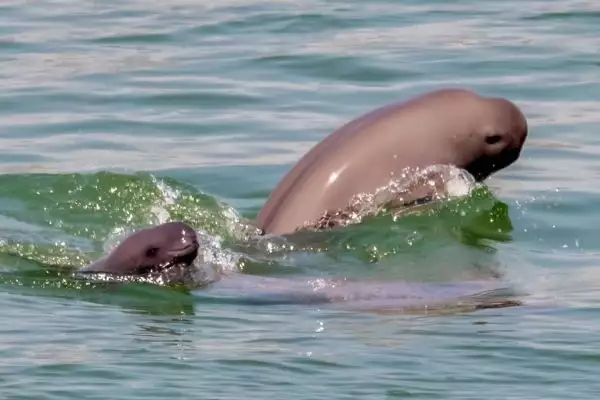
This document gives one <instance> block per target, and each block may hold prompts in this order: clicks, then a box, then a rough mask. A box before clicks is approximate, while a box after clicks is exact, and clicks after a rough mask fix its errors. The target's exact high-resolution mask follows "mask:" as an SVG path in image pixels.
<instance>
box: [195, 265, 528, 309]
mask: <svg viewBox="0 0 600 400" xmlns="http://www.w3.org/2000/svg"><path fill="white" fill-rule="evenodd" d="M194 294H195V295H196V296H197V297H205V296H207V297H209V298H211V299H215V298H216V299H221V300H229V301H233V302H241V303H243V304H251V305H282V304H296V305H329V306H332V307H338V308H343V309H346V310H356V311H359V310H379V311H384V310H391V309H395V310H410V309H414V310H417V309H428V310H434V309H442V308H452V307H453V306H456V307H463V308H468V309H472V310H477V309H486V308H502V307H513V306H518V305H521V302H520V301H518V300H514V299H511V298H510V297H511V296H513V295H514V294H515V292H514V291H513V290H512V289H510V288H508V287H506V286H504V285H503V283H502V282H501V281H500V280H498V279H490V280H473V281H464V282H462V281H461V282H443V283H436V282H404V281H396V282H394V281H391V282H387V281H386V282H381V281H379V282H378V281H349V280H345V279H335V278H294V279H283V278H273V277H263V276H255V275H245V274H240V273H235V274H231V275H228V276H226V277H223V278H222V279H221V280H219V281H217V282H216V283H213V284H212V285H211V286H210V287H209V288H207V289H206V290H202V291H198V292H196V293H194Z"/></svg>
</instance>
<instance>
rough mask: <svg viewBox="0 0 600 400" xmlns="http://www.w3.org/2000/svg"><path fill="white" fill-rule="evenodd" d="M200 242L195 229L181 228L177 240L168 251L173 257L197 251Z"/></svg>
mask: <svg viewBox="0 0 600 400" xmlns="http://www.w3.org/2000/svg"><path fill="white" fill-rule="evenodd" d="M199 248H200V244H199V243H198V237H197V236H196V232H195V231H193V230H192V231H190V230H183V231H182V232H181V238H180V239H179V241H178V242H177V243H176V244H175V245H174V246H173V247H172V248H171V249H169V251H168V253H169V255H171V256H174V257H181V256H186V255H190V254H195V253H198V249H199Z"/></svg>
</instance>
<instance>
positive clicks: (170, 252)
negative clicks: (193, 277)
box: [79, 222, 199, 279]
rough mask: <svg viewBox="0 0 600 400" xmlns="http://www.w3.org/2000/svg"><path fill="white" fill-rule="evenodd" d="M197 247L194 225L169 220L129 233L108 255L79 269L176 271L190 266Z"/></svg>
mask: <svg viewBox="0 0 600 400" xmlns="http://www.w3.org/2000/svg"><path fill="white" fill-rule="evenodd" d="M198 249H199V244H198V238H197V236H196V231H195V230H194V229H192V228H191V227H190V226H189V225H187V224H185V223H183V222H167V223H164V224H160V225H157V226H154V227H151V228H145V229H142V230H139V231H137V232H135V233H133V234H131V235H129V236H128V237H127V238H126V239H125V240H123V241H122V242H121V243H119V245H118V246H117V247H115V248H114V249H113V250H112V251H111V252H110V253H109V254H108V255H107V256H105V257H103V258H100V259H99V260H97V261H95V262H93V263H92V264H90V265H88V266H86V267H83V268H81V269H80V270H79V272H80V273H84V274H86V273H103V274H110V275H115V276H145V277H153V276H159V275H164V274H173V273H174V272H175V270H180V269H186V268H189V267H190V265H191V264H192V263H193V262H194V259H195V258H196V256H197V255H198ZM179 272H180V271H178V274H179ZM171 279H172V276H171Z"/></svg>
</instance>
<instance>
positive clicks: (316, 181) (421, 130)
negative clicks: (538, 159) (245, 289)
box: [256, 89, 527, 234]
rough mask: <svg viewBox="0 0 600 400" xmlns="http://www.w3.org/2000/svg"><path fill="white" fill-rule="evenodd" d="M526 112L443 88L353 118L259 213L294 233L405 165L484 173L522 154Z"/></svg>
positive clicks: (265, 226)
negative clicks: (452, 168) (437, 165)
mask: <svg viewBox="0 0 600 400" xmlns="http://www.w3.org/2000/svg"><path fill="white" fill-rule="evenodd" d="M526 137H527V120H526V119H525V116H524V115H523V113H522V112H521V111H520V110H519V108H518V107H517V106H516V105H515V104H513V103H512V102H510V101H508V100H506V99H503V98H491V97H482V96H480V95H478V94H476V93H474V92H472V91H469V90H464V89H443V90H438V91H434V92H430V93H427V94H424V95H422V96H420V97H417V98H415V99H412V100H410V101H407V102H402V103H393V104H390V105H387V106H385V107H382V108H379V109H376V110H374V111H372V112H369V113H367V114H365V115H363V116H361V117H359V118H358V119H355V120H353V121H351V122H349V123H347V124H346V125H344V126H342V127H341V128H339V129H338V130H336V131H334V132H333V133H332V134H331V135H329V136H328V137H326V138H325V139H324V140H323V141H321V142H320V143H318V144H317V145H316V146H314V147H313V148H312V149H311V150H310V151H309V152H308V153H306V154H305V155H304V156H303V157H302V158H301V159H300V161H299V162H298V163H297V164H296V165H295V166H294V167H293V168H292V170H291V171H289V172H288V174H287V175H286V176H285V177H284V178H283V179H282V180H281V181H280V182H279V184H278V185H277V187H276V188H275V190H274V191H273V192H272V193H271V195H270V197H269V199H268V200H267V202H266V203H265V204H264V206H263V207H262V209H261V211H260V212H259V214H258V217H257V219H256V222H257V225H258V226H259V227H260V228H261V229H262V230H263V231H264V233H272V234H286V233H291V232H293V231H295V230H297V229H298V228H299V227H301V226H302V225H303V224H305V223H307V222H310V221H316V220H317V219H318V218H319V217H321V216H322V215H323V213H325V212H329V211H332V210H339V209H343V208H344V207H346V206H347V203H348V202H349V200H350V199H351V197H352V196H353V195H356V194H360V193H372V192H373V191H374V190H376V189H377V188H379V187H382V186H384V185H386V184H388V183H389V181H390V179H392V178H393V177H394V176H398V175H400V174H402V171H403V170H405V169H406V168H424V167H428V166H431V165H434V164H452V165H455V166H457V167H459V168H463V169H466V170H467V171H468V172H470V173H471V174H472V175H473V176H474V177H475V179H476V180H478V181H482V180H484V179H485V178H487V177H488V176H489V175H491V174H492V173H494V172H496V171H498V170H500V169H502V168H505V167H507V166H509V165H510V164H512V163H513V162H514V161H515V160H517V159H518V157H519V155H520V152H521V148H522V147H523V144H524V142H525V139H526Z"/></svg>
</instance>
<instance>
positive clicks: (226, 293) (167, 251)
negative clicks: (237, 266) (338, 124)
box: [79, 222, 520, 310]
mask: <svg viewBox="0 0 600 400" xmlns="http://www.w3.org/2000/svg"><path fill="white" fill-rule="evenodd" d="M199 250H200V244H199V241H198V240H197V239H196V232H195V231H194V229H192V228H191V227H190V226H189V225H187V224H185V223H182V222H167V223H164V224H160V225H156V226H153V227H150V228H145V229H141V230H139V231H137V232H135V233H133V234H131V235H130V236H128V237H127V238H125V239H124V240H123V241H122V242H121V243H120V244H119V245H117V246H116V247H115V248H114V249H113V250H112V251H111V252H110V253H109V254H108V255H107V256H105V257H102V258H100V259H99V260H97V261H95V262H93V263H91V264H90V265H88V266H86V267H83V268H81V269H80V270H79V274H82V275H84V276H85V275H90V274H107V275H109V276H111V277H116V278H125V279H127V278H132V277H134V278H137V279H140V280H142V281H143V280H145V279H148V280H149V281H151V282H156V281H160V282H162V283H168V284H173V283H182V284H185V283H195V282H194V280H195V278H194V277H195V275H196V273H197V270H198V268H199V267H198V266H197V265H195V260H196V258H197V256H198V252H199ZM508 292H510V290H509V289H508V288H506V287H503V286H502V284H501V281H499V280H475V281H465V282H450V283H411V282H402V281H398V282H376V281H366V282H365V281H350V280H346V279H335V278H308V277H303V278H285V279H284V278H274V277H263V276H255V275H248V274H243V273H231V274H228V275H226V276H222V277H220V279H218V280H216V281H212V282H208V283H207V284H206V285H205V287H203V288H202V289H201V290H199V291H198V293H197V295H198V296H201V297H202V296H208V297H210V298H213V299H214V298H216V299H220V300H223V301H236V302H243V303H244V304H255V305H269V304H305V305H315V304H344V305H347V306H348V307H349V308H351V309H353V310H368V309H373V310H385V309H398V308H400V309H413V308H414V309H419V308H424V307H425V308H429V309H435V308H437V307H444V306H445V305H447V304H453V305H461V306H462V307H469V308H472V309H483V308H498V307H510V306H515V305H519V304H520V303H519V302H517V301H514V300H509V299H507V298H506V296H507V295H509V294H510V293H508Z"/></svg>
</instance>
